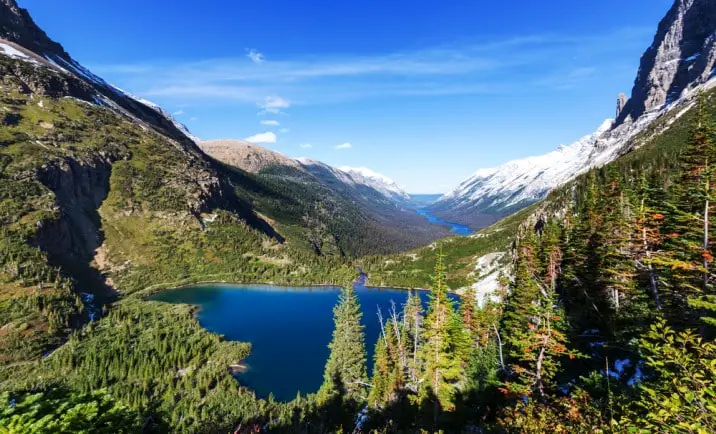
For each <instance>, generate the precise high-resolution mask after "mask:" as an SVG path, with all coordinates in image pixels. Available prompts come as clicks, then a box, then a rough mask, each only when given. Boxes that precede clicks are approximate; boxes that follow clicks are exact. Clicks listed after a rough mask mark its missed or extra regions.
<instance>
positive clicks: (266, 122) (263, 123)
mask: <svg viewBox="0 0 716 434" xmlns="http://www.w3.org/2000/svg"><path fill="white" fill-rule="evenodd" d="M261 125H271V126H276V125H281V124H280V123H279V122H278V121H275V120H273V119H266V120H263V121H261Z"/></svg>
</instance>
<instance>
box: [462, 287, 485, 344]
mask: <svg viewBox="0 0 716 434" xmlns="http://www.w3.org/2000/svg"><path fill="white" fill-rule="evenodd" d="M478 311H479V306H478V305H477V294H476V293H475V289H474V288H473V287H472V286H468V287H467V290H466V291H465V293H464V294H463V295H462V297H461V298H460V309H459V312H460V317H461V318H462V322H463V324H464V326H465V329H466V330H467V332H468V333H469V334H470V338H471V339H472V340H473V341H477V338H478V334H479V328H480V323H479V318H478Z"/></svg>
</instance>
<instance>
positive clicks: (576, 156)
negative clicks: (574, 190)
mask: <svg viewBox="0 0 716 434" xmlns="http://www.w3.org/2000/svg"><path fill="white" fill-rule="evenodd" d="M715 64H716V1H715V0H675V1H674V5H673V6H672V7H671V9H670V10H669V12H668V13H667V14H666V16H665V17H664V19H663V20H662V21H661V22H660V23H659V27H658V29H657V32H656V35H655V37H654V42H653V43H652V45H651V46H650V47H649V48H648V49H647V50H646V52H645V53H644V55H643V56H642V58H641V65H640V68H639V73H638V75H637V78H636V81H635V84H634V89H633V90H632V95H631V98H630V99H628V100H627V99H626V96H625V95H623V94H621V95H619V97H618V99H617V107H616V114H617V117H616V121H615V122H610V121H608V122H607V123H603V124H602V125H601V126H600V127H599V128H598V129H597V131H596V132H595V133H593V134H591V135H589V136H585V137H584V138H582V139H581V140H579V141H577V142H575V143H574V144H572V145H569V146H567V147H563V146H560V147H558V148H557V150H555V151H553V152H550V153H548V154H544V155H541V156H536V157H529V158H524V159H520V160H515V161H510V162H508V163H505V164H503V165H501V166H499V167H495V168H490V169H480V170H478V171H477V172H476V173H475V174H474V175H473V176H472V177H470V178H468V179H467V180H465V181H464V182H463V183H461V184H460V185H459V186H458V187H456V188H455V189H454V190H453V191H451V192H450V193H448V194H446V195H444V196H443V197H442V198H440V200H438V201H437V202H436V203H435V204H433V205H432V206H431V207H430V208H431V209H432V210H433V211H434V212H435V214H436V215H438V216H439V217H442V218H444V219H446V220H449V221H456V222H459V223H463V224H467V225H470V226H471V227H473V228H474V229H479V228H481V227H484V226H487V225H489V224H491V223H492V222H494V221H495V220H497V219H499V218H501V217H503V216H505V215H508V214H511V213H513V212H515V211H517V210H519V209H521V208H524V207H525V206H527V205H529V204H531V203H534V202H536V201H538V200H540V199H542V198H543V197H544V196H545V195H546V194H547V193H548V192H549V191H550V190H552V189H553V188H554V187H557V186H559V185H562V184H564V183H565V182H567V181H569V180H571V179H573V178H574V177H575V176H577V175H579V174H581V173H584V172H585V171H586V170H588V169H590V168H592V167H599V166H602V165H604V164H607V163H609V162H610V161H613V160H614V159H616V158H618V157H619V156H620V155H622V154H623V153H624V152H626V151H628V150H629V149H632V148H633V147H635V146H638V143H634V140H633V139H634V138H635V137H637V136H638V134H639V133H640V132H642V131H644V130H645V129H647V128H648V127H649V126H650V125H651V124H652V123H653V122H654V121H655V120H657V119H659V118H660V117H661V116H662V115H664V114H666V113H667V112H669V111H670V110H672V109H674V107H675V106H679V105H681V106H683V105H685V104H689V103H690V102H691V100H692V99H693V97H694V95H695V93H694V90H695V89H703V88H705V87H706V86H705V84H707V82H708V85H709V86H710V85H711V83H712V82H713V81H711V82H709V80H710V79H712V78H714V66H715ZM671 103H674V104H671ZM666 127H667V128H668V125H667V126H666Z"/></svg>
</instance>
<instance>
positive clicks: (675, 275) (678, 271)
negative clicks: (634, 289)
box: [659, 95, 716, 326]
mask: <svg viewBox="0 0 716 434" xmlns="http://www.w3.org/2000/svg"><path fill="white" fill-rule="evenodd" d="M705 105H706V100H705V97H703V95H702V96H701V97H700V98H699V106H698V115H697V118H696V121H695V125H694V128H693V132H692V135H691V140H690V141H689V143H688V145H687V147H686V149H685V150H684V152H683V153H682V154H681V156H680V167H679V173H680V176H679V179H678V182H677V183H675V184H674V186H673V188H672V189H671V190H672V191H671V195H670V196H671V199H670V200H669V202H668V203H667V206H668V208H667V212H668V214H667V227H668V235H667V241H666V242H665V243H664V254H663V255H661V256H660V258H659V263H660V264H661V265H662V266H665V267H666V268H668V269H669V271H670V272H669V274H668V277H669V279H670V282H669V284H670V287H671V288H672V291H673V293H672V295H673V300H674V302H675V306H674V310H676V311H677V312H678V311H681V312H682V314H681V316H675V318H676V319H677V320H680V319H683V320H685V322H686V324H693V323H694V322H695V321H696V318H697V317H699V316H701V317H702V319H703V320H704V321H706V322H707V323H709V324H711V325H712V326H713V325H716V320H714V319H713V318H712V315H713V314H715V313H716V304H714V301H716V300H715V299H714V282H713V279H712V278H711V274H712V270H713V244H714V235H715V227H714V224H715V223H716V221H715V220H716V219H715V218H714V210H713V207H714V199H715V197H714V187H716V186H714V182H715V181H716V179H715V178H716V161H714V160H716V148H715V143H716V141H715V140H714V131H713V126H712V122H711V120H710V119H709V118H708V116H707V115H706V111H705ZM688 304H690V305H691V306H692V307H693V308H694V310H695V312H694V313H693V314H692V315H688V314H686V312H687V311H688V308H687V305H688ZM708 312H711V314H709V313H708Z"/></svg>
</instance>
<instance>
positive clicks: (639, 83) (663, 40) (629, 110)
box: [617, 0, 716, 125]
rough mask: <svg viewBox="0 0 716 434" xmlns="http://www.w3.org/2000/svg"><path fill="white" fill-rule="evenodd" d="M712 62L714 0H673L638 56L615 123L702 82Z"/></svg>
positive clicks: (714, 51) (715, 34)
mask: <svg viewBox="0 0 716 434" xmlns="http://www.w3.org/2000/svg"><path fill="white" fill-rule="evenodd" d="M715 64H716V2H715V1H713V0H676V1H675V2H674V5H673V6H672V7H671V9H670V10H669V12H668V13H667V14H666V16H665V17H664V19H662V20H661V22H660V23H659V28H658V30H657V32H656V36H655V37H654V42H653V43H652V45H651V46H650V47H649V48H648V49H647V50H646V52H645V53H644V55H643V56H642V58H641V63H640V65H639V73H638V75H637V77H636V81H635V82H634V88H633V90H632V95H631V98H630V99H629V101H628V102H627V104H626V106H625V107H624V110H621V112H620V114H619V117H618V118H617V125H619V124H621V123H623V122H626V121H628V120H631V121H633V120H636V119H637V118H639V117H640V116H641V115H642V114H644V112H647V111H650V110H654V109H659V108H661V107H662V106H663V105H664V104H667V103H670V102H673V101H675V100H677V99H678V98H679V97H680V96H681V94H682V92H684V90H688V89H689V88H693V87H694V86H698V85H699V84H702V83H704V82H706V81H707V80H708V79H709V78H710V77H711V76H713V74H714V65H715Z"/></svg>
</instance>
